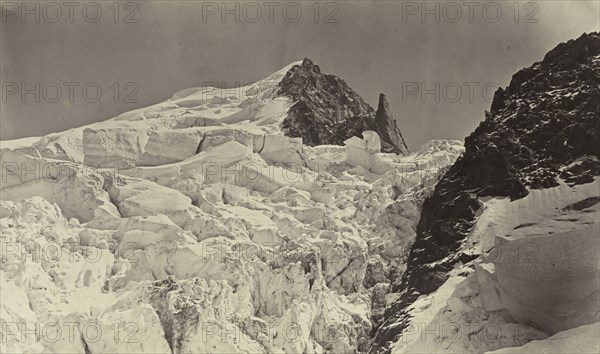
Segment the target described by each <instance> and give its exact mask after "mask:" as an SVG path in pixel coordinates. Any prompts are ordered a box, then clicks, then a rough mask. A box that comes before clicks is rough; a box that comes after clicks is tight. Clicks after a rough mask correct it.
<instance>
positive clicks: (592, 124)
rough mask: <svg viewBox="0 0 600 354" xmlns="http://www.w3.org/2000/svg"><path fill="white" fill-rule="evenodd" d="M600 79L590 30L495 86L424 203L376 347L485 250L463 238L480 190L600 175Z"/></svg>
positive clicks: (511, 191) (503, 191) (509, 193)
mask: <svg viewBox="0 0 600 354" xmlns="http://www.w3.org/2000/svg"><path fill="white" fill-rule="evenodd" d="M599 84H600V34H598V33H590V34H584V35H582V36H581V37H580V38H578V39H576V40H571V41H569V42H567V43H563V44H560V45H559V46H557V47H556V48H555V49H553V50H552V51H550V52H549V53H548V54H547V55H546V56H545V58H544V60H543V61H541V62H538V63H535V64H534V65H533V66H531V67H529V68H526V69H523V70H521V71H519V72H518V73H516V74H515V75H514V76H513V78H512V80H511V83H510V85H509V86H508V87H507V88H506V89H499V90H498V91H497V92H496V94H495V96H494V100H493V103H492V107H491V112H489V113H486V119H485V120H484V121H483V122H482V123H481V124H480V125H479V127H478V128H477V129H476V130H475V131H474V132H473V133H472V134H471V135H470V136H469V137H467V138H466V139H465V148H466V150H465V153H464V155H463V156H462V157H461V158H459V159H458V160H457V162H456V163H455V164H454V165H453V166H452V167H451V168H450V170H449V171H448V172H447V173H446V174H445V176H444V177H443V178H442V179H441V180H440V182H439V183H438V184H437V186H436V187H435V191H434V193H433V195H432V196H431V197H430V198H428V199H427V200H426V201H425V203H424V205H423V210H422V213H421V218H420V221H419V224H418V228H417V233H418V235H417V238H416V240H415V243H414V244H413V246H412V249H411V252H410V255H409V259H408V264H407V271H406V272H405V273H404V276H403V279H402V283H401V285H400V286H399V287H398V288H397V289H396V290H397V291H401V292H403V294H402V296H401V297H400V298H399V299H398V300H397V301H396V303H395V304H394V305H393V306H391V307H390V308H388V309H387V311H386V315H385V317H386V322H385V323H384V324H383V325H382V326H381V327H380V328H379V329H378V331H377V334H376V337H375V339H374V345H373V348H372V350H371V352H372V353H382V352H387V351H389V350H390V349H391V348H390V347H389V345H390V343H391V342H393V341H394V339H395V338H397V336H398V335H399V334H400V333H402V331H404V330H405V329H406V326H407V324H408V323H409V321H410V318H411V315H410V313H409V311H408V310H407V308H408V306H409V305H411V304H412V303H414V301H415V300H416V299H417V297H419V296H420V295H421V294H429V293H432V292H434V291H436V290H437V289H438V288H439V287H440V286H441V285H442V284H444V283H445V282H446V280H447V279H448V276H449V272H450V271H451V270H452V269H453V267H454V266H455V265H456V264H458V263H462V264H468V263H469V262H470V261H471V260H473V259H475V258H477V257H478V256H479V255H478V254H470V253H467V252H464V251H463V249H464V248H461V247H464V246H463V245H464V240H465V237H466V236H467V235H468V233H469V231H471V229H472V227H473V225H474V224H475V222H476V220H477V215H478V214H479V213H480V212H481V209H482V202H481V201H480V199H479V198H480V197H485V196H496V197H510V199H511V200H518V199H521V198H524V197H526V196H527V195H528V194H529V193H530V192H529V191H530V190H539V189H544V188H552V187H556V186H559V184H560V183H561V181H563V182H562V183H565V182H566V183H567V184H568V185H570V186H576V185H580V184H586V183H590V182H594V177H595V176H598V175H600V162H599V158H600V86H599ZM528 188H529V189H528ZM537 195H538V194H537V193H536V196H537ZM534 197H535V196H534ZM580 203H581V202H580ZM588 204H592V205H593V204H594V203H593V202H590V203H588ZM586 205H587V204H586ZM565 208H568V207H565ZM589 212H592V210H589ZM574 220H575V219H574ZM497 222H498V223H500V222H506V221H505V220H497ZM527 226H528V225H527V224H524V225H518V226H516V227H515V229H519V228H524V227H527Z"/></svg>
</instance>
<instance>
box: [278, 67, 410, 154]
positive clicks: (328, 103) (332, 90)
mask: <svg viewBox="0 0 600 354" xmlns="http://www.w3.org/2000/svg"><path fill="white" fill-rule="evenodd" d="M279 86H280V89H279V94H281V95H283V96H286V97H289V98H291V99H292V100H293V101H294V102H295V104H294V105H293V106H292V107H291V108H290V110H289V112H288V116H287V118H286V119H285V120H284V122H283V132H284V133H285V134H286V135H288V136H292V137H301V138H302V141H303V143H304V144H306V145H309V146H315V145H327V144H331V145H343V142H344V141H345V140H346V139H348V138H350V137H352V136H358V137H360V136H361V133H362V132H363V131H366V130H373V131H376V132H377V133H378V134H379V135H380V137H381V139H382V151H383V152H394V153H397V154H407V153H408V149H407V148H406V145H405V144H404V139H403V138H402V134H401V133H400V130H399V129H398V128H397V127H396V124H395V122H394V120H393V117H392V115H391V113H390V111H389V107H387V103H385V96H383V98H382V96H380V102H379V105H380V110H381V113H380V114H379V113H378V114H379V115H378V116H377V117H378V119H376V118H375V116H376V115H375V111H374V110H373V108H372V107H371V106H369V105H368V104H367V103H366V102H364V100H363V99H362V98H361V97H360V96H359V95H358V94H357V93H356V92H354V91H353V90H352V89H351V88H350V87H349V86H348V85H347V84H346V82H345V81H344V80H342V79H340V78H339V77H337V76H335V75H331V74H324V73H322V72H321V70H320V69H319V67H318V66H317V65H315V64H313V62H312V61H311V60H310V59H308V58H305V59H304V61H303V62H302V64H301V65H296V66H294V67H292V68H291V69H290V70H289V71H288V72H287V74H286V75H285V77H284V78H283V80H281V82H280V84H279ZM382 99H383V101H384V102H383V103H382ZM378 112H379V110H378Z"/></svg>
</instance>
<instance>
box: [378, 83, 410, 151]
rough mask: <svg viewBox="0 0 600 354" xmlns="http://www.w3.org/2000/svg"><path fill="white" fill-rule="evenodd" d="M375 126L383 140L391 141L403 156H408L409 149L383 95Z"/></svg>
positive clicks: (380, 98)
mask: <svg viewBox="0 0 600 354" xmlns="http://www.w3.org/2000/svg"><path fill="white" fill-rule="evenodd" d="M375 125H376V126H377V128H378V130H377V131H378V132H379V135H381V138H382V139H383V140H385V141H389V142H390V143H391V144H392V145H393V146H394V147H395V148H396V150H398V151H400V152H401V153H402V154H408V147H407V146H406V143H405V142H404V137H403V136H402V133H401V132H400V129H399V128H398V125H397V123H396V121H395V120H394V117H393V116H392V112H391V111H390V105H389V104H388V102H387V100H386V99H385V95H384V94H383V93H380V94H379V104H378V105H377V112H376V113H375Z"/></svg>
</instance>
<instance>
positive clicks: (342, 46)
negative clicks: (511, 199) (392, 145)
mask: <svg viewBox="0 0 600 354" xmlns="http://www.w3.org/2000/svg"><path fill="white" fill-rule="evenodd" d="M36 3H37V4H38V5H37V6H39V8H36V7H35V4H36ZM448 3H450V5H448ZM465 3H466V2H463V1H457V2H447V1H446V2H436V1H426V2H423V1H416V2H411V1H371V2H366V1H338V2H327V1H321V2H318V3H316V4H315V3H310V2H296V3H294V4H291V5H289V4H288V5H286V4H287V3H286V2H268V1H267V2H261V1H258V2H251V4H249V3H248V2H241V3H237V4H238V5H237V6H239V7H238V9H239V10H236V7H235V6H236V3H235V2H228V3H227V5H226V6H228V8H229V9H230V10H233V11H232V12H231V13H227V12H224V10H226V9H223V8H219V7H220V6H221V2H220V1H219V2H208V3H207V2H205V3H204V4H203V3H201V2H195V1H143V2H141V1H138V2H130V3H129V2H121V3H120V5H121V6H120V7H119V11H118V12H117V11H116V9H115V8H114V5H113V4H114V2H113V1H108V2H102V1H99V2H97V3H95V4H87V3H86V2H79V1H76V2H75V5H72V6H73V7H72V8H71V10H72V12H71V18H69V17H70V16H69V15H70V14H69V12H70V11H69V9H70V8H69V5H64V3H63V2H60V1H58V2H55V3H53V4H58V6H59V7H60V9H57V8H56V7H55V6H54V5H48V4H50V3H48V2H30V3H28V6H29V7H28V8H27V9H23V8H22V6H21V1H18V2H4V3H3V13H2V16H3V17H2V28H1V30H0V37H1V44H0V45H1V48H0V50H1V51H0V58H1V77H2V85H3V86H2V89H3V92H2V99H3V102H2V103H1V104H2V110H1V122H0V123H1V127H0V129H1V136H0V138H2V139H13V138H19V137H25V136H39V135H45V134H47V133H50V132H54V131H61V130H65V129H68V128H71V127H76V126H80V125H84V124H89V123H92V122H95V121H99V120H104V119H108V118H111V117H113V116H116V115H118V114H119V113H122V112H125V111H129V110H132V109H135V108H138V107H143V106H148V105H150V104H153V103H156V102H158V101H161V100H164V99H166V98H169V97H170V96H171V95H172V94H173V93H174V92H176V91H178V90H181V89H183V88H188V87H195V86H200V85H202V84H203V83H207V82H218V83H225V84H226V85H227V86H228V87H232V86H233V85H235V84H236V83H239V84H245V83H249V82H252V81H256V80H259V79H261V78H263V77H265V76H267V75H268V74H270V73H272V72H274V71H276V70H278V69H280V68H282V67H283V66H285V65H286V64H288V63H290V62H292V61H296V60H301V59H302V58H304V57H310V58H311V59H312V60H313V61H314V62H315V63H316V64H318V65H319V66H320V67H321V70H322V71H324V72H329V73H333V74H336V75H338V76H340V77H341V78H343V79H345V80H346V81H347V82H348V84H349V85H350V86H351V87H352V88H354V89H355V90H356V91H357V92H358V93H359V94H360V95H361V96H363V98H364V99H365V100H366V101H367V102H369V103H370V104H371V105H372V106H374V107H376V105H377V98H378V94H379V93H380V92H383V93H385V94H386V96H387V98H388V100H389V103H390V106H391V110H392V112H393V114H394V116H395V117H396V119H397V120H398V121H399V124H400V127H401V129H402V130H403V133H404V136H405V138H406V141H407V144H408V145H409V148H411V150H415V149H416V148H418V147H419V146H420V145H421V144H423V143H424V142H425V141H427V140H430V139H461V140H462V139H463V138H464V137H465V136H466V135H468V134H469V133H470V132H471V131H472V130H473V129H474V128H475V127H476V126H477V124H478V123H479V122H480V121H481V120H482V119H483V117H484V110H485V109H488V108H489V106H490V101H489V99H487V98H486V97H489V98H491V96H492V95H493V91H494V90H495V89H496V87H497V85H501V86H506V85H507V84H508V83H509V80H510V78H511V76H512V74H514V73H515V72H516V71H518V70H519V69H521V68H523V67H526V66H529V65H531V64H532V63H533V62H535V61H539V60H541V59H542V58H543V56H544V54H545V53H546V52H547V51H549V50H550V49H552V48H553V47H554V46H556V45H557V44H558V43H560V42H564V41H566V40H568V39H572V38H576V37H579V36H580V35H581V34H582V33H583V32H591V31H598V30H599V26H600V25H599V17H600V9H599V1H598V0H593V1H574V0H569V1H535V2H532V1H521V2H519V3H518V6H515V1H512V0H511V1H482V2H477V1H474V2H471V3H469V4H471V5H469V6H465V5H464V4H465ZM127 4H128V5H127ZM422 4H425V5H422ZM317 6H318V9H319V11H318V13H317V11H316V8H317ZM422 6H426V7H427V8H422ZM98 8H99V9H100V10H101V11H102V13H101V14H99V13H98V12H97V11H98ZM257 9H260V11H261V17H260V18H259V19H258V21H257V22H254V21H255V18H256V17H257ZM269 9H272V10H273V11H272V17H269ZM298 9H300V10H301V11H302V14H301V15H300V16H297V11H298ZM517 9H518V10H517ZM25 10H29V12H27V11H25ZM59 11H60V12H59ZM236 12H237V14H238V15H239V19H236V18H235V16H236ZM500 12H501V13H500ZM224 13H225V14H226V15H225V18H224V20H223V19H222V16H221V15H222V14H224ZM23 15H24V17H23ZM36 15H38V16H39V19H36ZM59 15H60V17H59ZM422 15H424V16H425V18H424V19H423V17H422ZM436 16H439V17H438V18H437V19H436ZM295 17H298V20H297V22H293V20H294V19H295ZM95 18H97V22H92V21H94V20H95ZM115 19H116V22H117V23H115ZM126 19H130V20H137V22H136V23H125V20H126ZM326 19H328V20H329V22H331V21H334V23H326V21H325V20H326ZM315 20H316V21H315ZM36 21H37V22H36ZM51 21H56V22H51ZM128 82H132V83H134V84H133V85H130V86H126V83H128ZM36 83H39V84H40V89H39V91H40V97H39V99H40V102H39V103H36V102H35V94H27V95H25V97H24V100H23V99H22V98H23V97H22V96H21V92H20V91H21V89H22V88H26V89H33V90H35V84H36ZM53 83H55V84H53ZM69 83H76V84H69ZM115 83H118V85H116V86H115V85H114V84H115ZM436 83H437V84H439V95H438V97H436V94H435V93H431V92H432V91H433V92H435V89H436ZM22 84H24V85H25V87H21V85H22ZM69 85H72V86H71V88H72V93H73V97H72V102H70V101H71V99H70V97H69ZM75 85H78V86H75ZM86 85H87V86H86ZM84 86H86V87H87V93H88V96H87V99H86V98H84V97H83V87H84ZM44 87H45V88H46V89H45V90H44ZM57 87H58V88H60V90H61V94H62V95H61V97H57V96H56V94H57ZM96 87H100V89H101V90H102V95H101V96H99V98H98V102H91V101H92V100H93V99H94V96H95V95H96V92H95V90H96ZM484 88H485V90H486V91H487V92H483V91H484ZM457 89H459V90H460V92H459V91H458V90H457ZM15 90H18V91H19V92H16V93H15V94H10V93H12V92H14V91H15ZM136 90H137V92H136ZM423 90H429V91H428V92H430V93H429V94H426V95H425V96H424V97H423V96H422V95H421V93H423ZM470 91H471V92H472V94H473V99H471V97H469V96H470ZM116 92H118V93H119V95H118V97H115V93H116ZM459 93H460V94H462V95H461V96H460V97H459V96H458V94H459ZM128 94H132V95H131V97H130V99H126V96H127V95H128ZM436 99H437V100H439V102H436ZM136 100H137V102H131V101H136ZM53 101H56V102H53ZM115 101H116V102H115Z"/></svg>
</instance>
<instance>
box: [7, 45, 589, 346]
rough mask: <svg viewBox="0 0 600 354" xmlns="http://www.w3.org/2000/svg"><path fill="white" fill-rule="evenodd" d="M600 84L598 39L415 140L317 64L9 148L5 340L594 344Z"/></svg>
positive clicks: (561, 50)
mask: <svg viewBox="0 0 600 354" xmlns="http://www.w3.org/2000/svg"><path fill="white" fill-rule="evenodd" d="M599 84H600V34H598V33H592V34H588V35H583V36H582V37H581V38H579V39H577V40H574V41H570V42H568V43H566V44H561V45H559V46H558V47H557V48H555V49H554V50H552V51H551V52H550V53H548V55H547V56H546V57H545V58H544V60H543V61H542V62H540V63H536V64H534V65H533V66H532V67H530V68H527V69H524V70H522V71H520V72H518V73H517V74H516V75H515V76H514V77H513V80H512V82H511V84H510V86H509V87H508V88H507V89H506V90H503V89H501V90H498V92H497V93H496V96H495V98H494V102H493V104H492V107H491V111H490V112H489V113H488V114H486V119H485V120H484V121H483V122H482V123H481V125H480V126H479V127H478V128H477V129H476V130H475V132H473V133H472V134H471V135H470V136H469V137H468V138H466V139H465V144H464V147H463V144H462V143H461V142H459V141H445V140H436V141H430V142H428V143H427V144H425V145H424V146H423V147H421V148H420V149H419V150H418V151H416V152H412V153H410V152H409V151H408V149H407V147H406V144H405V141H404V138H403V136H402V133H401V131H400V128H401V127H399V126H398V124H397V121H396V120H395V119H394V118H393V117H392V113H391V109H390V107H389V105H388V103H387V101H386V98H385V95H383V94H382V95H380V97H379V103H378V107H377V109H376V110H375V109H373V108H372V107H370V106H369V105H368V104H367V103H366V102H365V101H364V100H363V98H361V97H360V96H359V95H358V94H356V92H354V91H353V90H352V89H351V88H350V87H349V86H348V85H347V84H346V83H345V82H344V81H343V80H342V79H340V78H338V77H336V76H334V75H329V74H324V73H322V72H321V70H320V68H319V67H318V66H317V65H315V64H314V63H313V62H312V61H310V60H309V59H304V60H303V61H301V62H295V63H292V64H290V65H288V66H286V67H285V68H283V69H281V70H279V71H277V72H275V73H273V74H272V75H270V76H269V77H267V78H265V79H263V80H261V81H258V82H256V83H254V84H251V85H248V86H245V87H240V88H236V89H229V90H227V89H220V88H215V87H199V88H190V89H187V90H183V91H180V92H177V93H175V94H174V95H173V97H172V98H171V99H169V100H167V101H165V102H161V103H159V104H156V105H153V106H150V107H147V108H143V109H138V110H135V111H131V112H127V113H124V114H121V115H119V116H117V117H115V118H112V119H109V120H106V121H102V122H98V123H95V124H91V125H88V126H84V127H80V128H75V129H71V130H68V131H65V132H61V133H55V134H50V135H47V136H45V137H36V138H24V139H18V140H13V141H2V142H1V146H0V148H1V151H0V159H1V162H2V167H3V171H2V186H1V190H0V192H1V198H0V199H1V204H0V226H1V228H2V233H1V236H0V237H1V239H0V240H1V243H2V247H1V248H0V252H1V253H0V256H1V257H2V263H0V286H1V289H2V291H1V292H0V322H1V325H2V326H1V328H0V335H1V336H2V341H1V342H0V352H2V353H5V352H6V353H13V352H17V353H24V352H28V353H48V352H50V353H61V354H62V353H91V354H95V353H142V352H143V353H335V354H337V353H358V352H362V353H365V352H371V353H389V352H392V353H404V352H413V353H432V352H452V353H459V352H460V353H463V352H468V353H484V352H492V351H496V350H497V352H498V353H516V352H544V351H545V352H548V351H551V352H576V351H577V350H579V349H583V350H587V351H589V352H598V350H600V345H599V343H598V336H596V334H598V331H599V330H600V327H599V326H598V321H599V320H600V319H599V317H598V316H599V315H598V313H599V311H600V304H599V301H600V300H599V294H600V286H599V285H600V284H599V281H598V275H599V274H600V273H599V271H600V262H599V259H598V257H599V252H598V251H599V249H598V248H599V246H600V243H599V237H600V236H599V231H600V230H599V225H600V220H599V217H600V209H599V208H600V203H599V202H600V190H599V185H598V175H600V163H599V159H600V152H599V147H600V144H599V139H600V116H599V114H600V113H599V112H600V109H599V108H600V107H599V105H600V87H599ZM438 181H439V183H438Z"/></svg>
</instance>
